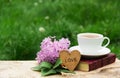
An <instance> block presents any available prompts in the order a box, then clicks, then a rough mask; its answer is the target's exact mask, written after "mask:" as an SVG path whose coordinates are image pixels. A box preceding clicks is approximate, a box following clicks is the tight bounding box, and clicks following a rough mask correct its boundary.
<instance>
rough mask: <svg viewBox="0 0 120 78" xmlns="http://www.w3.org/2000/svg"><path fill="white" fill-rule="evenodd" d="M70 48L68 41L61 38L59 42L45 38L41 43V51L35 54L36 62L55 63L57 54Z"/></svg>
mask: <svg viewBox="0 0 120 78" xmlns="http://www.w3.org/2000/svg"><path fill="white" fill-rule="evenodd" d="M69 46H70V41H69V40H68V39H65V38H62V39H60V40H59V41H57V40H56V39H54V40H53V41H52V39H51V38H50V37H48V38H45V39H44V40H43V41H42V42H41V46H40V48H41V50H40V51H39V52H38V53H37V57H36V60H37V61H38V63H41V62H43V61H46V62H50V63H52V64H53V63H55V62H56V60H57V58H58V57H59V52H60V51H61V50H68V47H69Z"/></svg>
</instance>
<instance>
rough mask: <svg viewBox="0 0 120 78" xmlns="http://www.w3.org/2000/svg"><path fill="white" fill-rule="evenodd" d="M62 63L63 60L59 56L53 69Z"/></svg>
mask: <svg viewBox="0 0 120 78" xmlns="http://www.w3.org/2000/svg"><path fill="white" fill-rule="evenodd" d="M61 63H62V61H61V60H60V58H58V59H57V61H56V63H55V65H54V66H53V69H55V68H57V67H58V66H59V65H60V64H61Z"/></svg>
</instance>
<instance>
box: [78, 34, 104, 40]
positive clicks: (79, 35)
mask: <svg viewBox="0 0 120 78" xmlns="http://www.w3.org/2000/svg"><path fill="white" fill-rule="evenodd" d="M91 34H93V35H99V37H97V38H88V37H83V35H91ZM77 37H78V38H85V39H99V38H103V35H102V34H99V33H79V34H78V35H77Z"/></svg>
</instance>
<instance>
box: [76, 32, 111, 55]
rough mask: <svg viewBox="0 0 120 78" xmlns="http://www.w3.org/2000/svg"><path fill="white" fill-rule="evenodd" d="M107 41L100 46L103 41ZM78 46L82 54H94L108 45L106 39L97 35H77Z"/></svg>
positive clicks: (108, 41)
mask: <svg viewBox="0 0 120 78" xmlns="http://www.w3.org/2000/svg"><path fill="white" fill-rule="evenodd" d="M105 39H106V40H107V43H106V44H105V45H104V46H102V44H103V41H104V40H105ZM77 40H78V45H79V47H80V50H81V51H82V52H90V53H96V52H97V51H99V50H101V49H102V48H103V47H107V46H108V45H109V43H110V39H109V38H108V37H104V36H103V35H102V34H98V33H80V34H78V35H77Z"/></svg>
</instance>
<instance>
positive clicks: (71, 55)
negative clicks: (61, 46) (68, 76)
mask: <svg viewBox="0 0 120 78" xmlns="http://www.w3.org/2000/svg"><path fill="white" fill-rule="evenodd" d="M59 57H60V59H61V60H62V66H63V67H65V68H67V69H69V70H70V71H73V70H74V69H75V68H76V66H77V64H78V63H79V61H80V58H81V54H80V52H79V51H77V50H73V51H72V52H69V51H67V50H62V51H61V52H60V56H59Z"/></svg>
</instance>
